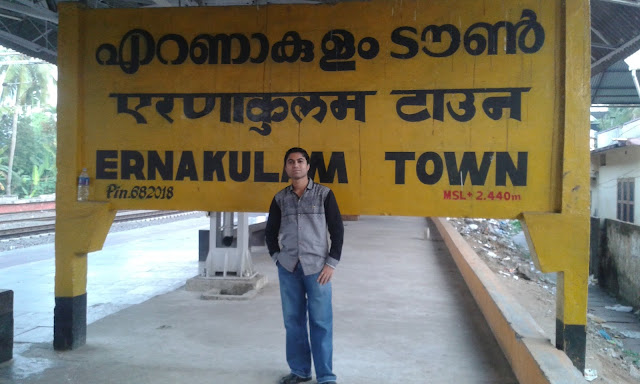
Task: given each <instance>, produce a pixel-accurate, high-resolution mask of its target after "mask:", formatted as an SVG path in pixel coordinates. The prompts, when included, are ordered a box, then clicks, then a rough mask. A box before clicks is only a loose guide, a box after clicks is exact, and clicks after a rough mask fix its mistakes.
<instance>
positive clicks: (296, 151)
mask: <svg viewBox="0 0 640 384" xmlns="http://www.w3.org/2000/svg"><path fill="white" fill-rule="evenodd" d="M292 153H301V154H302V156H303V157H304V158H305V160H307V164H309V154H308V153H307V151H305V150H304V149H302V148H299V147H293V148H290V149H289V150H288V151H287V153H286V154H285V155H284V164H285V165H286V164H287V159H288V158H289V155H290V154H292Z"/></svg>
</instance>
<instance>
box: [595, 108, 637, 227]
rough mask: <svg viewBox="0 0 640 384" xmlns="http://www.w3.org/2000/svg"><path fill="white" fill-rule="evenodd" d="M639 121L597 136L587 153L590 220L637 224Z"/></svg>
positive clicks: (633, 121)
mask: <svg viewBox="0 0 640 384" xmlns="http://www.w3.org/2000/svg"><path fill="white" fill-rule="evenodd" d="M638 178H640V119H636V120H632V121H630V122H628V123H625V124H624V125H622V126H619V127H616V128H612V129H609V130H607V131H603V132H599V133H597V135H596V138H595V149H592V150H591V216H594V217H599V218H601V219H617V220H621V221H626V222H629V223H636V224H637V223H640V208H638V207H637V206H636V204H635V197H636V196H637V195H638V189H637V188H638V187H639V186H638V184H639V183H638V182H637V181H638Z"/></svg>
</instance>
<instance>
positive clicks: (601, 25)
mask: <svg viewBox="0 0 640 384" xmlns="http://www.w3.org/2000/svg"><path fill="white" fill-rule="evenodd" d="M338 1H353V0H80V2H82V3H83V4H85V5H86V6H88V7H90V8H145V7H194V6H224V5H254V6H255V5H263V4H283V3H300V4H318V3H323V2H324V3H336V2H338ZM59 2H61V0H1V1H0V45H3V46H5V47H8V48H11V49H13V50H16V51H18V52H21V53H24V54H27V55H29V56H32V57H35V58H38V59H41V60H44V61H47V62H50V63H53V64H55V63H56V61H57V38H58V13H57V9H58V3H59ZM590 4H591V104H592V105H598V104H601V105H617V106H640V97H639V96H638V90H637V89H636V86H635V84H634V81H633V77H632V73H631V72H630V71H629V67H628V66H627V64H626V63H625V62H624V59H625V58H626V57H628V56H630V55H631V54H633V53H634V52H636V51H638V50H640V0H591V1H590ZM639 77H640V76H639Z"/></svg>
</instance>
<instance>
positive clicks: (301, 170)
mask: <svg viewBox="0 0 640 384" xmlns="http://www.w3.org/2000/svg"><path fill="white" fill-rule="evenodd" d="M284 165H285V171H286V172H287V175H288V176H289V178H290V179H291V185H289V186H288V187H286V188H284V189H283V190H281V191H280V192H278V193H277V194H276V195H275V197H274V198H273V201H272V202H271V207H270V208H269V219H268V220H267V226H266V229H265V235H266V242H267V247H268V248H269V254H270V255H271V258H272V259H273V261H275V262H276V264H277V266H278V278H279V279H280V298H281V299H282V314H283V317H284V327H285V329H286V333H287V338H286V350H287V363H288V364H289V368H290V370H291V373H290V374H288V375H287V376H285V377H283V378H282V379H281V380H280V384H295V383H302V382H305V381H309V380H311V356H313V363H314V366H315V370H316V379H317V380H318V383H319V384H335V383H336V375H334V374H333V311H332V308H331V277H332V276H333V271H334V269H335V267H336V266H337V265H338V262H339V261H340V254H341V252H342V241H343V236H344V227H343V225H342V218H341V216H340V210H339V209H338V203H337V202H336V198H335V196H334V195H333V192H332V191H331V190H330V189H329V188H327V187H325V186H323V185H320V184H316V183H314V182H313V180H311V179H310V178H309V177H308V176H307V173H308V172H309V155H308V154H307V152H306V151H305V150H304V149H302V148H291V149H289V150H288V151H287V153H286V155H285V156H284ZM327 229H328V230H329V235H330V237H331V247H329V245H328V239H327ZM278 238H279V239H280V243H278ZM280 244H281V245H282V247H280ZM307 311H308V313H309V335H308V334H307ZM309 340H311V346H309Z"/></svg>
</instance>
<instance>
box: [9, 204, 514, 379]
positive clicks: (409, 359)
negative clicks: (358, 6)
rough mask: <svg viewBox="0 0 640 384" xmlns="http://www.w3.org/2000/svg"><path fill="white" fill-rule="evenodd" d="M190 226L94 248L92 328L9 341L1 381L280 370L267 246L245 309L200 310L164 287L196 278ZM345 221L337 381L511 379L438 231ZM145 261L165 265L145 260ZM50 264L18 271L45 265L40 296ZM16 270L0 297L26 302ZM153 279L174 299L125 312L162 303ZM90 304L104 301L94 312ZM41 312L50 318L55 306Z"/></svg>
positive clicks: (275, 293) (226, 305)
mask: <svg viewBox="0 0 640 384" xmlns="http://www.w3.org/2000/svg"><path fill="white" fill-rule="evenodd" d="M189 221H190V220H185V221H183V222H181V224H176V223H173V224H165V225H158V226H154V227H148V228H152V229H151V230H149V229H141V230H135V231H128V232H126V235H123V236H128V238H129V239H131V240H130V241H128V242H127V241H125V242H124V243H119V244H114V245H110V243H109V239H108V241H107V244H106V245H105V249H104V250H103V251H101V252H97V253H95V254H91V255H89V257H90V260H92V259H93V262H94V263H97V259H101V260H103V261H100V265H104V266H105V267H104V268H103V269H100V268H99V267H98V266H97V265H96V264H94V266H93V267H92V266H91V263H90V267H89V268H90V271H89V283H88V286H89V287H88V289H87V293H88V301H89V319H90V321H94V320H95V321H94V322H93V323H91V324H90V325H89V327H88V332H87V345H86V346H84V347H81V348H78V349H76V350H73V351H67V352H57V351H54V350H53V348H52V341H51V340H48V341H46V340H40V341H35V342H28V341H27V340H20V338H19V337H18V336H17V337H16V339H17V343H16V345H15V348H14V359H13V360H12V361H10V362H6V363H3V364H0V383H2V384H5V383H21V384H35V383H43V384H44V383H46V384H57V383H87V384H89V383H91V384H94V383H95V384H102V383H143V384H146V383H149V384H151V383H153V384H164V383H214V384H217V383H221V384H222V383H225V384H240V383H243V384H246V383H250V384H253V383H265V384H266V383H275V382H277V380H278V378H279V377H280V376H281V375H284V374H286V373H288V369H287V366H286V362H285V359H284V328H283V325H282V314H281V310H280V298H279V290H278V281H277V275H276V268H275V265H273V263H272V262H271V260H270V258H269V257H268V255H267V254H266V253H265V251H264V250H262V249H259V250H256V251H254V253H253V260H254V263H255V266H256V269H257V270H258V271H259V272H260V273H262V274H264V275H266V276H267V277H268V279H269V283H268V284H267V286H266V287H265V288H264V289H263V291H262V292H260V293H259V294H258V295H257V297H256V298H255V299H253V300H249V301H205V300H200V299H199V298H198V297H199V295H200V293H198V292H188V291H186V290H184V289H182V288H178V289H176V290H173V289H175V286H174V285H175V284H176V283H175V276H184V274H185V271H188V268H187V267H186V266H187V265H191V266H192V268H193V273H192V274H191V276H193V275H195V274H196V273H197V258H198V255H197V238H198V231H197V230H198V229H202V228H203V226H205V227H206V226H207V225H208V221H203V220H200V221H198V220H193V222H192V223H189ZM345 224H346V233H345V247H344V250H343V256H342V262H341V263H340V265H339V267H338V270H337V271H336V274H335V275H334V282H333V284H334V285H333V295H334V345H335V349H334V371H335V373H336V374H337V375H338V382H339V383H343V384H368V383H384V384H395V383H406V384H413V383H415V384H424V383H447V384H448V383H457V384H461V383H487V384H489V383H491V384H502V383H504V384H506V383H516V382H517V380H516V379H515V376H514V375H513V373H512V371H511V368H510V367H509V364H508V363H507V361H506V359H505V357H504V356H503V354H502V352H501V351H500V348H499V347H498V345H497V343H496V341H495V339H494V338H493V335H492V334H491V331H490V330H489V328H488V326H487V324H486V322H485V320H484V318H483V317H482V315H481V313H480V312H479V310H478V308H477V306H476V304H475V302H474V300H473V298H472V297H471V295H470V293H469V291H468V289H467V287H466V285H465V283H464V281H463V280H462V277H461V276H460V274H459V272H458V270H457V268H456V266H455V264H454V262H453V261H452V259H451V257H450V255H449V254H448V251H447V250H446V248H445V246H444V244H443V242H442V240H441V239H440V238H439V237H438V235H437V234H436V233H434V232H433V231H432V232H431V235H432V237H430V238H425V232H426V231H425V228H426V220H425V219H424V218H409V217H368V216H362V217H361V218H360V220H359V221H355V222H346V223H345ZM117 235H118V234H113V237H112V235H109V236H110V238H111V239H112V240H113V239H114V238H115V237H116V236H117ZM185 252H186V253H187V255H186V256H185ZM154 254H158V255H160V257H157V258H156V260H155V263H154V264H152V265H149V263H152V262H153V261H154ZM172 254H175V256H176V257H175V259H174V258H172V257H171V255H172ZM116 255H117V257H115V256H116ZM1 257H2V255H0V258H1ZM140 257H142V258H140ZM185 257H187V258H190V259H189V260H186V261H185ZM102 258H104V259H102ZM51 264H52V260H51V259H47V260H41V261H34V262H32V263H29V264H28V265H26V267H28V269H31V270H34V271H35V270H39V269H40V270H44V269H47V268H48V270H47V271H48V272H47V273H45V276H42V277H43V278H45V279H48V280H47V283H50V284H48V285H47V287H46V289H49V288H50V287H52V285H53V274H52V273H51V270H50V268H51ZM145 264H146V266H145ZM107 266H108V267H107ZM141 266H142V267H141ZM18 267H25V265H22V266H16V265H14V266H12V267H7V268H4V269H0V285H1V287H0V288H3V289H13V290H15V291H16V300H21V299H19V297H21V296H20V294H19V289H18V287H15V286H11V284H9V286H5V285H6V283H8V282H9V281H7V280H5V277H6V276H8V275H9V274H13V275H15V274H16V273H17V271H18V270H16V269H14V270H13V271H11V269H12V268H18ZM26 267H25V268H26ZM132 268H133V270H136V268H139V269H137V271H139V272H134V273H132V272H131V269H132ZM174 270H175V271H174ZM114 271H120V272H114ZM172 271H174V272H175V273H173V272H172ZM156 274H157V276H158V277H157V279H155V283H154V282H153V281H154V275H156ZM172 275H174V276H172ZM191 276H189V277H191ZM27 278H29V277H28V276H25V279H27ZM149 278H150V280H147V279H149ZM183 278H184V280H185V281H186V277H180V279H183ZM92 281H101V282H102V283H101V284H100V285H99V286H96V285H92ZM14 283H15V284H19V283H17V282H15V281H14ZM20 284H21V283H20ZM158 284H160V285H163V286H166V287H168V288H162V287H161V288H162V289H165V290H166V291H170V292H168V293H162V294H160V295H158V296H155V297H152V298H150V299H149V300H146V301H144V302H141V303H137V304H136V303H131V304H133V305H131V306H128V307H126V308H124V309H122V306H123V305H124V304H123V303H124V302H125V301H126V298H127V297H129V296H135V295H136V294H139V293H145V292H146V293H147V294H148V295H150V296H153V295H154V294H157V293H154V292H152V291H151V290H150V289H148V288H149V287H150V286H151V285H158ZM120 285H125V286H126V291H124V293H123V292H121V291H119V290H118V287H119V286H120ZM30 292H31V293H30V295H37V292H34V291H33V290H32V291H30ZM49 295H51V296H52V295H53V294H52V291H51V292H50V293H49ZM110 295H113V297H114V299H113V300H114V301H113V302H114V303H115V304H114V305H112V307H113V312H114V313H112V314H109V315H106V317H102V316H97V315H93V314H92V312H93V311H103V312H100V314H101V315H103V314H105V312H104V311H105V310H106V309H105V308H107V307H109V306H110V304H109V300H110V299H109V297H111V296H110ZM92 296H93V297H96V296H98V297H100V298H101V300H103V301H105V300H106V302H105V303H104V304H103V305H98V306H96V305H92ZM22 300H30V298H28V297H27V296H23V299H22ZM136 300H138V299H136ZM94 304H95V302H94ZM38 305H39V306H46V305H47V304H46V303H40V304H38ZM46 311H47V312H48V313H49V314H50V317H49V322H50V323H51V322H52V321H53V307H52V306H50V308H47V309H46ZM92 319H93V320H92ZM19 326H20V325H19V324H18V317H17V318H16V328H18V327H19ZM313 382H315V381H313ZM313 382H312V383H313Z"/></svg>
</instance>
